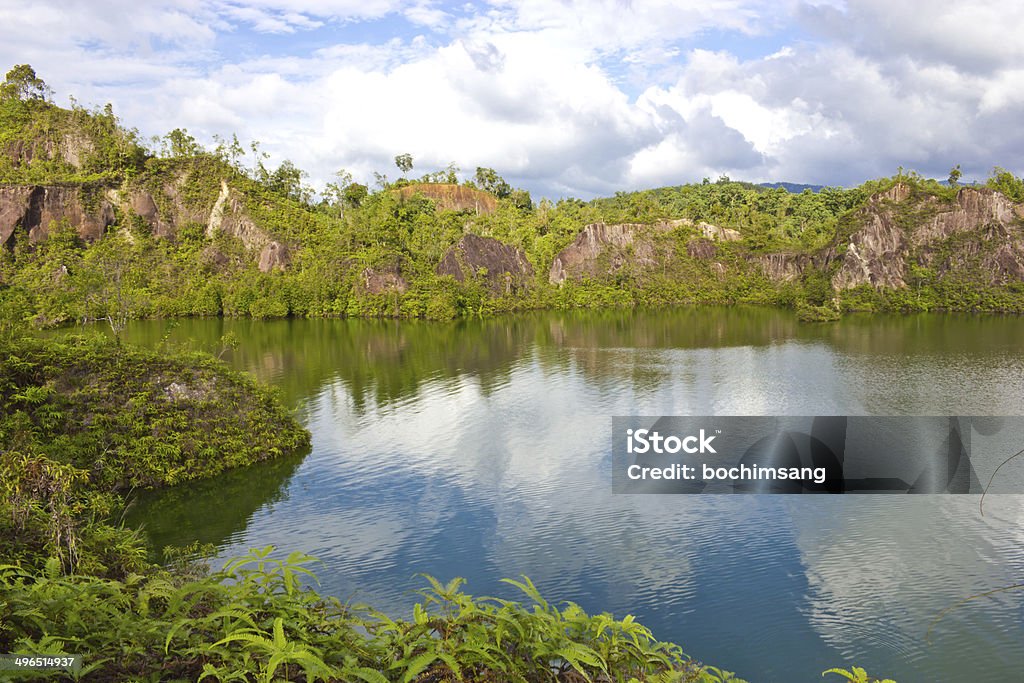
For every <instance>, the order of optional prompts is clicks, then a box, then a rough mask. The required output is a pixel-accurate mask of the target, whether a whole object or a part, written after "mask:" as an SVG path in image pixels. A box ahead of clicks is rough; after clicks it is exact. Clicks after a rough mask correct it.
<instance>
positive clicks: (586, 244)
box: [548, 218, 742, 284]
mask: <svg viewBox="0 0 1024 683" xmlns="http://www.w3.org/2000/svg"><path fill="white" fill-rule="evenodd" d="M678 230H683V231H686V234H688V235H692V238H691V239H690V240H689V241H688V243H687V247H686V250H687V253H688V254H689V256H691V257H693V258H702V259H711V258H714V256H715V255H716V254H717V249H716V247H715V242H736V241H739V240H741V239H742V236H741V235H740V233H739V232H738V231H736V230H733V229H731V228H722V227H718V226H715V225H711V224H709V223H704V222H698V223H694V221H692V220H690V219H687V218H680V219H676V220H670V221H659V222H657V223H652V224H643V223H615V224H607V223H592V224H590V225H587V226H586V227H584V228H583V230H581V231H580V232H579V234H578V235H576V239H574V240H573V242H572V244H570V245H569V246H567V247H566V248H564V249H562V251H560V252H559V253H558V254H557V255H556V256H555V258H554V261H553V262H552V264H551V268H550V270H549V272H548V281H549V282H550V283H551V284H561V283H562V282H564V281H565V280H567V279H570V278H571V279H575V280H582V279H587V278H597V279H600V278H602V277H605V276H608V275H611V274H613V273H615V272H616V271H618V270H620V269H621V268H623V267H624V266H627V265H628V266H630V267H632V268H634V269H637V270H641V271H642V270H649V269H653V268H657V267H660V266H662V265H665V264H666V262H667V261H671V260H673V258H674V256H675V249H674V248H673V246H672V245H671V244H661V243H660V240H659V239H658V236H659V235H668V234H670V233H673V232H675V231H678Z"/></svg>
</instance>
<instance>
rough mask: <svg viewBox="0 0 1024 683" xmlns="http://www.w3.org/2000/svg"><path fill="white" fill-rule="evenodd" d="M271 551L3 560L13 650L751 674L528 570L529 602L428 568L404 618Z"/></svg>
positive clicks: (204, 668)
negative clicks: (706, 661)
mask: <svg viewBox="0 0 1024 683" xmlns="http://www.w3.org/2000/svg"><path fill="white" fill-rule="evenodd" d="M272 550H273V548H272V547H267V548H264V549H263V550H253V551H250V553H249V555H247V556H245V557H242V558H239V559H235V560H232V561H230V562H228V563H227V564H226V565H225V566H224V568H223V569H222V570H221V571H220V572H217V573H214V574H210V575H201V574H197V573H196V572H194V571H192V572H190V571H181V570H179V571H177V572H173V573H171V572H158V573H148V574H146V575H138V574H135V575H130V576H128V577H127V578H126V579H125V580H123V581H118V580H108V579H100V578H96V577H89V576H62V575H60V573H59V566H58V564H57V563H51V564H50V566H49V567H48V568H47V570H44V571H43V572H39V573H32V572H28V571H26V570H23V569H21V568H19V567H15V566H10V565H5V566H2V567H0V595H2V600H0V624H3V627H2V630H0V651H4V652H13V653H25V654H34V653H40V652H46V653H80V654H83V655H84V660H85V661H84V666H83V668H82V670H81V671H80V672H79V673H78V676H80V679H81V680H85V681H125V680H136V681H166V680H207V681H268V682H269V681H275V680H278V681H279V680H285V681H366V682H368V683H388V682H390V681H396V682H397V681H401V682H402V683H411V682H417V683H427V682H428V681H432V682H433V681H437V682H440V681H457V680H463V681H510V682H511V681H522V682H532V681H574V682H577V681H579V682H582V681H617V682H618V681H621V682H626V681H663V682H665V683H669V682H684V681H685V682H701V683H713V682H716V681H739V679H736V678H734V677H733V676H732V674H730V673H729V672H725V671H721V670H719V669H716V668H714V667H704V666H701V665H700V664H698V663H696V662H693V661H692V660H690V659H689V658H688V657H686V655H684V654H683V653H682V651H681V649H680V648H679V647H678V646H676V645H672V644H669V643H661V642H658V641H656V640H655V639H654V637H653V636H652V634H651V632H650V631H649V630H648V629H647V628H645V627H644V626H641V625H640V624H638V623H636V622H635V621H634V620H633V618H632V617H631V616H627V617H625V618H624V619H621V620H617V619H615V618H613V617H612V616H611V615H609V614H598V615H593V616H591V615H588V614H587V613H585V612H584V611H583V610H582V609H581V608H580V607H579V606H577V605H575V604H573V603H564V604H563V605H562V606H560V607H559V606H555V605H553V604H551V603H549V602H547V601H546V600H544V599H543V598H542V597H541V595H540V594H539V593H538V591H537V589H536V587H535V586H534V585H533V583H532V582H531V581H530V580H529V579H527V578H525V577H524V578H523V580H522V581H514V580H506V581H507V582H508V583H510V584H512V585H513V586H515V587H516V588H518V589H519V590H520V591H522V592H523V593H524V594H525V596H526V597H527V598H528V599H529V604H528V605H523V604H522V603H519V602H515V601H508V600H501V599H498V598H474V597H472V596H470V595H467V594H465V593H463V592H461V591H460V590H459V589H460V587H461V585H462V581H463V580H462V579H454V580H452V581H451V582H450V583H448V584H447V585H443V584H442V583H440V582H438V581H437V580H435V579H433V578H432V577H426V578H427V581H428V582H429V586H428V587H427V588H425V589H424V590H422V591H420V594H421V596H422V601H421V602H419V603H418V604H416V605H415V606H414V607H413V611H412V618H411V619H407V620H406V619H398V620H395V619H391V618H389V617H388V616H386V615H384V614H382V613H380V612H377V611H375V610H373V609H370V608H366V607H359V606H349V605H344V604H342V603H340V602H339V601H338V600H337V599H335V598H325V597H322V596H320V595H318V594H317V593H316V592H315V591H314V590H311V589H309V588H306V587H304V585H303V584H304V583H307V582H308V581H311V580H315V577H314V576H313V574H312V572H310V570H309V569H307V568H306V566H304V565H306V564H308V563H309V562H311V561H312V558H310V557H308V556H305V555H302V554H300V553H293V554H291V555H290V556H289V557H288V558H287V559H284V560H280V559H275V558H274V557H272V556H271V552H272ZM49 676H50V677H51V678H52V676H53V674H52V672H51V673H50V674H49ZM41 678H43V676H40V679H41ZM36 680H39V679H36ZM65 680H71V679H70V678H66V679H65Z"/></svg>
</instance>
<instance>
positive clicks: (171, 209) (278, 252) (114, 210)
mask: <svg viewBox="0 0 1024 683" xmlns="http://www.w3.org/2000/svg"><path fill="white" fill-rule="evenodd" d="M198 174H200V171H199V170H198V169H197V168H189V167H188V166H183V168H181V169H179V170H178V171H177V172H175V173H173V174H170V176H169V177H163V176H159V175H155V176H150V177H145V178H143V180H141V181H135V182H125V183H120V184H117V185H111V184H109V183H92V184H88V183H77V184H76V183H67V184H61V185H6V186H0V247H3V246H7V247H10V246H12V245H13V242H14V241H15V240H16V239H18V234H19V229H20V233H21V234H23V235H24V236H25V237H27V239H28V240H29V242H30V243H31V244H36V243H38V242H40V241H41V240H44V239H46V237H47V236H48V235H49V234H50V231H51V230H52V228H53V226H54V224H56V223H61V222H66V223H67V224H69V225H70V226H71V227H72V228H73V229H74V230H75V232H76V233H77V234H78V236H79V237H80V238H81V239H82V240H83V241H85V242H86V243H91V242H95V241H96V240H98V239H100V238H101V237H103V235H104V233H105V232H106V231H107V230H108V229H109V228H111V227H112V226H114V225H115V224H117V223H118V221H119V220H121V219H124V220H125V221H126V222H127V223H128V224H136V225H137V223H135V221H141V224H142V225H144V226H145V227H146V229H147V230H148V231H149V232H150V233H152V234H153V235H154V236H155V237H157V238H164V239H170V240H175V239H177V238H178V236H179V233H180V232H181V230H182V229H183V228H185V227H186V226H190V225H201V226H203V231H204V234H205V236H206V237H207V238H208V239H213V238H215V237H217V236H218V235H220V234H224V235H228V236H230V237H234V238H237V239H238V240H239V241H240V242H241V244H242V245H243V247H244V249H245V250H246V252H247V253H248V254H249V258H250V260H251V262H252V263H255V264H256V266H257V267H258V268H259V270H260V271H262V272H269V271H271V270H274V269H278V270H283V269H284V268H286V267H287V266H288V265H289V264H290V262H291V250H290V248H289V246H288V245H287V244H286V243H284V242H282V241H279V240H276V239H273V238H272V236H271V235H270V234H269V233H268V231H267V230H266V229H264V228H262V227H261V226H260V225H258V224H257V222H256V220H255V219H254V218H253V217H252V216H251V215H250V212H249V211H248V210H247V208H246V201H245V195H244V194H243V193H242V192H240V191H239V190H238V189H235V188H233V187H231V186H229V184H228V181H227V180H226V179H225V178H219V183H216V179H211V178H206V179H205V181H204V180H202V179H197V178H196V177H195V176H196V175H198ZM225 175H228V174H226V173H225ZM197 182H198V183H199V184H202V183H203V182H205V184H207V185H211V186H217V187H218V193H217V194H216V196H215V197H209V196H206V197H205V199H204V198H203V197H202V196H199V197H195V196H190V194H189V192H188V190H194V188H191V187H189V186H190V185H196V184H197ZM214 183H216V185H214ZM192 194H193V195H194V194H196V193H195V192H194V191H193V192H192ZM200 194H201V193H200ZM205 194H206V195H209V194H210V193H209V192H206V193H205Z"/></svg>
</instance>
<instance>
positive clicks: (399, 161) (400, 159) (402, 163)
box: [395, 154, 412, 178]
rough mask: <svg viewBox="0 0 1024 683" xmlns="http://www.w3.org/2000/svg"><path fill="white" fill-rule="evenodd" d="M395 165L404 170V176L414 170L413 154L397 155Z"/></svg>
mask: <svg viewBox="0 0 1024 683" xmlns="http://www.w3.org/2000/svg"><path fill="white" fill-rule="evenodd" d="M395 166H397V167H398V170H399V171H401V172H402V177H403V178H404V177H405V176H406V174H407V173H409V171H411V170H412V155H411V154H399V155H398V156H396V157H395Z"/></svg>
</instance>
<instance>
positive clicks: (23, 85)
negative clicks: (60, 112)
mask: <svg viewBox="0 0 1024 683" xmlns="http://www.w3.org/2000/svg"><path fill="white" fill-rule="evenodd" d="M52 96H53V90H51V89H50V86H48V85H46V83H44V82H43V79H41V78H39V77H38V76H36V71H35V69H33V68H32V67H31V66H29V65H28V64H18V65H17V66H15V67H14V68H13V69H11V70H10V71H8V72H7V78H6V80H4V82H3V84H2V85H0V99H4V100H22V101H32V102H49V101H50V98H51V97H52Z"/></svg>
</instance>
